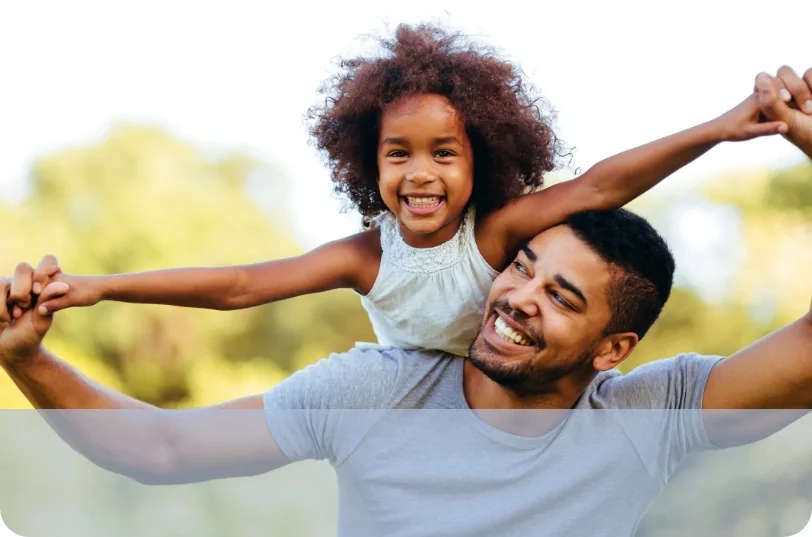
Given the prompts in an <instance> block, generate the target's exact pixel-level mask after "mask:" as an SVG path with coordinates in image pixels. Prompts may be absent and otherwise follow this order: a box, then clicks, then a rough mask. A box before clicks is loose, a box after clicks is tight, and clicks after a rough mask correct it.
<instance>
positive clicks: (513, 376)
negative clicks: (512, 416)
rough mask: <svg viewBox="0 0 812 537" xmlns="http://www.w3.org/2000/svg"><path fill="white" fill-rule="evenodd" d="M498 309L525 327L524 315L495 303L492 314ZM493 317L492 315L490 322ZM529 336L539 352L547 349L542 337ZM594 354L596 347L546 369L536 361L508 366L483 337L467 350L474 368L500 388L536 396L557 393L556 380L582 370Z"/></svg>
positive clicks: (536, 335)
mask: <svg viewBox="0 0 812 537" xmlns="http://www.w3.org/2000/svg"><path fill="white" fill-rule="evenodd" d="M496 307H498V309H499V310H500V311H502V312H503V313H504V314H506V315H509V316H510V317H511V318H513V319H514V320H515V321H516V322H518V323H520V324H521V326H522V327H523V328H524V327H525V326H526V325H525V323H524V322H523V319H522V318H521V317H522V315H523V314H522V313H520V312H517V311H516V310H513V309H512V308H511V307H510V306H508V305H507V304H506V303H502V302H497V303H495V304H494V306H493V307H492V308H491V311H492V312H493V311H495V308H496ZM490 317H491V315H490V314H489V315H488V319H490ZM483 328H484V327H483ZM481 331H482V329H480V333H481ZM530 335H531V336H532V337H533V338H534V339H535V340H536V341H537V342H538V344H537V345H536V346H535V349H536V351H537V352H540V351H542V350H544V348H545V347H546V343H545V341H544V338H543V336H542V335H541V334H535V333H530ZM595 351H596V349H595V346H594V345H590V347H589V348H588V349H587V350H586V351H584V352H583V353H581V354H580V355H579V356H578V357H577V358H576V359H575V360H573V361H572V362H570V363H568V364H566V365H561V366H553V367H544V365H542V364H538V363H536V362H534V361H533V360H532V358H529V359H527V360H524V361H521V362H508V363H505V362H504V361H502V360H501V359H500V357H499V353H498V351H497V350H496V349H494V348H492V347H491V345H490V344H488V342H487V341H485V340H484V338H481V337H480V334H477V337H476V338H475V339H474V341H473V342H472V343H471V346H470V348H469V350H468V359H469V360H470V362H471V364H472V365H473V366H474V367H476V368H477V369H479V370H480V371H482V373H484V374H485V376H487V377H488V378H489V379H491V380H492V381H494V382H496V383H497V384H499V385H500V386H503V387H504V388H507V389H509V390H511V391H512V392H514V393H516V394H517V395H523V396H533V395H543V394H546V393H550V392H551V391H554V390H555V383H556V382H557V381H559V380H561V379H562V378H564V377H566V376H567V375H569V374H571V373H573V372H575V371H578V370H579V369H582V368H583V367H584V366H585V365H586V364H587V363H589V362H591V361H592V359H593V358H594V357H595Z"/></svg>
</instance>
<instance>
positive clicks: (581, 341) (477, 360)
mask: <svg viewBox="0 0 812 537" xmlns="http://www.w3.org/2000/svg"><path fill="white" fill-rule="evenodd" d="M611 277H612V274H611V267H610V266H609V264H608V263H606V262H605V261H604V260H602V259H601V258H600V257H599V256H598V255H597V254H596V253H595V252H594V251H593V250H592V249H591V248H590V247H589V246H588V245H587V244H586V243H584V242H583V241H581V240H580V239H578V238H577V237H576V236H575V235H574V234H573V232H572V230H571V229H570V228H569V227H567V226H557V227H555V228H552V229H549V230H547V231H545V232H543V233H541V234H539V235H537V236H536V237H535V238H534V239H533V240H532V241H530V242H529V243H528V244H527V246H526V247H525V248H524V249H522V251H521V252H519V254H518V255H517V257H516V259H515V260H514V262H513V263H512V264H511V265H510V266H509V267H508V268H507V269H505V271H504V272H502V274H500V275H499V277H497V278H496V280H495V281H494V283H493V286H492V287H491V292H490V294H489V296H488V300H487V303H486V304H485V314H484V319H483V322H482V327H481V328H480V332H479V334H478V335H477V337H476V339H475V340H474V342H473V344H472V346H471V351H470V353H469V356H470V360H471V362H472V363H473V365H475V366H476V367H477V368H478V369H480V370H481V371H482V372H483V373H485V374H486V375H487V376H488V377H490V378H491V379H493V380H494V381H496V382H497V383H499V384H502V385H503V386H505V387H508V388H511V389H513V390H515V391H517V392H523V393H527V394H540V393H544V392H547V391H549V390H551V389H553V388H554V383H555V382H556V381H558V380H559V379H561V378H563V377H565V376H566V375H568V374H570V373H572V372H573V371H576V370H581V369H582V368H585V367H592V365H591V363H592V362H593V358H594V357H595V356H596V354H597V353H598V352H599V348H601V346H602V345H603V344H604V343H605V341H604V339H605V338H604V329H605V328H606V326H607V324H608V322H609V319H610V315H611V311H610V307H609V302H608V289H609V285H610V282H611Z"/></svg>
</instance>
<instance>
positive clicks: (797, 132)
mask: <svg viewBox="0 0 812 537" xmlns="http://www.w3.org/2000/svg"><path fill="white" fill-rule="evenodd" d="M755 95H756V97H757V98H758V102H759V106H760V108H761V113H762V114H763V115H764V116H765V117H766V118H767V119H769V120H770V121H783V122H785V123H786V124H787V125H788V127H789V130H788V131H787V133H786V135H785V136H786V138H787V139H788V140H789V141H790V142H792V143H793V144H795V145H796V146H797V147H798V148H799V149H800V150H801V151H803V152H804V153H806V155H807V156H808V157H809V158H812V69H808V70H807V71H806V73H804V76H803V78H801V77H799V76H798V74H797V73H795V71H794V70H792V68H790V67H786V66H785V67H782V68H781V69H779V70H778V76H775V77H773V76H770V75H768V74H767V73H761V74H759V75H758V76H757V77H756V82H755Z"/></svg>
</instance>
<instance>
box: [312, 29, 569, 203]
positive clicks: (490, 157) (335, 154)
mask: <svg viewBox="0 0 812 537" xmlns="http://www.w3.org/2000/svg"><path fill="white" fill-rule="evenodd" d="M380 44H381V46H382V49H383V54H382V55H380V56H372V57H357V58H353V59H350V60H346V61H342V62H341V63H340V68H341V71H340V72H339V74H337V75H335V76H333V77H331V78H330V79H328V81H327V82H326V83H325V84H324V85H323V86H322V88H321V90H320V94H321V95H324V96H325V100H324V104H323V105H321V106H314V107H313V108H311V109H310V110H309V111H308V114H307V118H308V120H309V122H310V134H311V136H312V137H313V141H314V142H315V145H316V147H317V149H318V150H319V152H321V153H322V154H323V155H324V156H325V157H326V160H327V164H328V166H329V167H331V168H332V180H333V183H334V185H335V191H336V193H337V194H339V195H344V196H346V197H347V198H348V199H349V201H350V202H351V204H352V205H353V206H354V207H355V208H357V209H358V211H360V212H361V214H362V215H363V216H365V217H371V216H373V215H375V214H378V213H380V212H382V211H385V210H386V206H385V205H384V202H383V199H381V196H380V193H379V190H378V169H377V147H378V135H379V125H380V119H381V116H382V114H383V111H384V109H385V107H386V106H387V105H388V104H389V103H391V102H393V101H395V100H396V99H399V98H401V97H403V96H406V95H415V94H425V93H435V94H440V95H443V96H445V97H446V98H447V99H448V100H449V101H451V103H452V104H453V105H454V107H455V108H456V109H457V110H458V112H460V114H461V115H462V117H463V119H464V121H465V128H466V132H467V134H468V136H469V138H470V140H471V144H472V149H473V154H474V187H473V193H472V196H471V201H472V202H473V203H474V204H475V206H476V207H477V211H478V212H481V213H486V212H489V211H492V210H494V209H497V208H500V207H502V206H504V205H505V204H506V203H507V202H508V201H510V200H511V199H513V198H515V197H517V196H519V195H521V194H522V193H524V192H526V191H527V190H536V189H538V188H539V187H541V186H542V184H543V181H544V173H545V172H548V171H550V170H552V169H554V168H555V160H556V157H557V156H558V155H560V154H561V153H560V152H559V151H558V150H559V141H558V139H557V138H556V136H555V134H554V132H553V130H552V127H551V123H552V119H553V116H552V113H549V114H546V115H545V114H542V112H541V110H540V107H539V104H541V103H543V101H542V99H541V97H539V96H537V95H535V93H534V90H533V88H532V87H531V86H529V85H527V84H525V83H524V82H523V81H522V78H521V73H520V71H519V70H518V69H516V68H515V67H514V66H512V65H511V64H510V63H508V62H506V61H504V60H501V59H498V58H497V57H496V55H495V54H494V53H493V52H492V51H490V50H488V49H484V48H482V47H478V46H477V45H475V44H474V43H471V42H470V41H468V40H467V39H465V38H464V36H462V35H460V34H451V33H449V32H447V31H445V30H443V29H442V28H438V27H436V26H432V25H425V24H424V25H419V26H417V27H409V26H406V25H399V26H398V27H397V30H396V32H395V36H394V39H381V40H380Z"/></svg>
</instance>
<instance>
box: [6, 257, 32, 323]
mask: <svg viewBox="0 0 812 537" xmlns="http://www.w3.org/2000/svg"><path fill="white" fill-rule="evenodd" d="M33 276H34V269H33V267H31V265H29V264H28V263H20V264H18V265H17V268H16V269H14V277H13V278H12V279H11V288H10V290H9V296H8V301H7V302H8V303H11V304H13V305H14V311H12V313H14V318H15V319H16V318H18V317H19V316H20V314H22V310H23V309H25V308H27V307H28V306H30V305H31V289H32V285H33Z"/></svg>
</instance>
